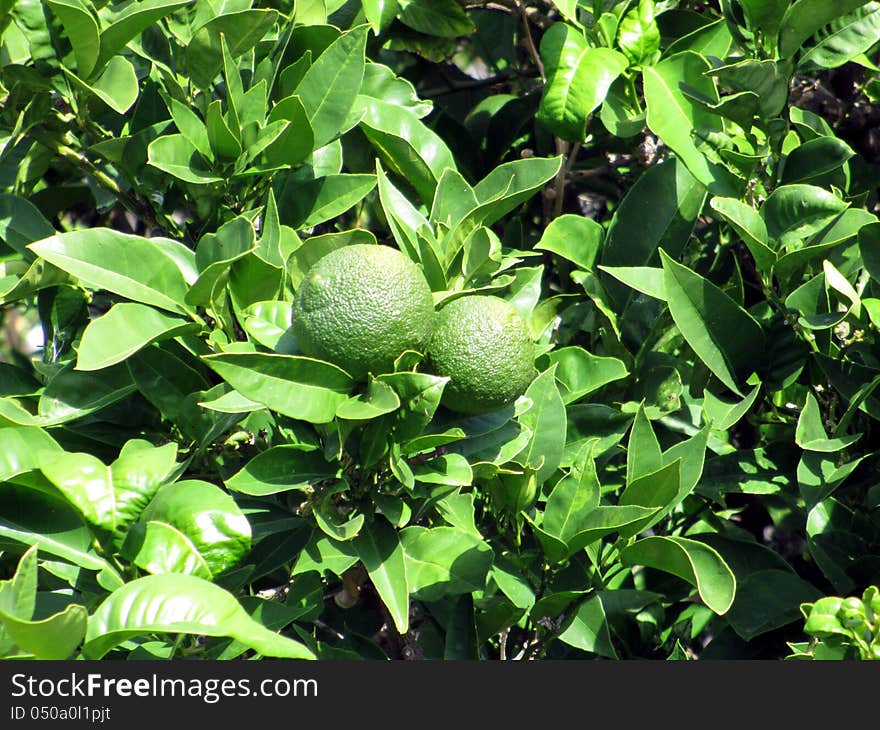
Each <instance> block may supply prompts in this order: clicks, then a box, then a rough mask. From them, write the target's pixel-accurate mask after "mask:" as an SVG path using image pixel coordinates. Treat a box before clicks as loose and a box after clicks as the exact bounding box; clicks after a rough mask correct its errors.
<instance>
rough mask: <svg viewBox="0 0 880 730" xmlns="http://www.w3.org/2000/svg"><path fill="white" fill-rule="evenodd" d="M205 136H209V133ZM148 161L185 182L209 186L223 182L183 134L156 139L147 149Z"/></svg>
mask: <svg viewBox="0 0 880 730" xmlns="http://www.w3.org/2000/svg"><path fill="white" fill-rule="evenodd" d="M205 134H206V136H207V132H205ZM147 159H148V161H149V163H150V164H151V165H152V166H153V167H155V168H157V169H159V170H162V171H163V172H167V173H168V174H169V175H171V176H173V177H176V178H177V179H178V180H183V181H184V182H189V183H193V184H195V185H209V184H211V183H218V182H222V181H223V178H222V177H218V176H217V175H215V174H214V171H213V170H211V169H209V168H208V167H207V166H206V164H205V161H204V159H203V157H202V155H201V153H200V152H199V150H198V149H197V148H196V147H195V145H194V144H193V143H192V142H190V141H189V140H188V139H187V138H186V137H184V136H183V135H182V134H167V135H165V136H164V137H159V138H158V139H154V140H153V141H152V142H151V143H150V145H149V147H148V148H147Z"/></svg>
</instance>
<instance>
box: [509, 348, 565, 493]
mask: <svg viewBox="0 0 880 730" xmlns="http://www.w3.org/2000/svg"><path fill="white" fill-rule="evenodd" d="M524 397H525V398H528V399H529V400H531V402H532V406H531V408H529V410H527V411H526V412H525V413H523V414H522V415H521V416H520V417H519V422H520V423H521V424H522V425H523V426H525V427H526V428H527V429H529V431H531V433H532V437H531V439H530V440H529V444H528V446H527V447H526V449H525V450H524V451H523V452H522V454H520V456H519V457H518V458H519V459H521V460H522V461H523V463H524V464H526V465H528V466H532V467H534V468H535V469H537V472H538V473H537V479H538V483H539V484H540V483H543V482H544V481H545V480H546V479H547V478H548V477H549V476H550V475H551V474H552V473H553V472H554V471H556V468H557V467H558V466H559V464H560V462H561V461H562V454H563V449H564V446H565V429H566V418H565V404H564V403H563V401H562V396H561V395H560V394H559V388H558V386H557V385H556V366H554V365H551V366H550V368H548V369H547V370H545V371H544V372H543V373H541V374H540V375H539V376H538V377H537V378H535V380H534V381H532V384H531V385H530V386H529V387H528V389H527V390H526V392H525V394H524Z"/></svg>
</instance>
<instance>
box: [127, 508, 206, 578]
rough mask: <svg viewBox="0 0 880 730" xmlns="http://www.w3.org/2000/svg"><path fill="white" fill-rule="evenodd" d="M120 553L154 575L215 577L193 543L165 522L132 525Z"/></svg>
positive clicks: (152, 521)
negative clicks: (173, 574)
mask: <svg viewBox="0 0 880 730" xmlns="http://www.w3.org/2000/svg"><path fill="white" fill-rule="evenodd" d="M121 554H124V555H125V557H127V558H128V559H129V560H131V562H132V563H134V564H135V565H137V566H138V567H139V568H140V569H141V570H144V571H146V572H147V573H150V574H152V575H160V574H162V573H184V574H186V575H196V576H198V577H199V578H206V579H208V580H210V579H211V578H213V573H212V572H211V568H210V567H208V564H207V562H205V558H204V557H202V555H201V553H200V552H199V550H198V548H197V547H196V546H195V545H194V544H193V542H192V540H190V539H189V538H188V537H187V536H186V535H184V534H183V533H182V532H181V531H180V530H178V529H177V528H176V527H174V526H173V525H169V524H166V523H164V522H157V521H156V520H150V521H148V522H146V523H136V524H135V525H133V526H132V528H131V532H130V533H129V538H128V543H127V544H125V545H123V548H122V550H121Z"/></svg>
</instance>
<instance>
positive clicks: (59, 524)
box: [0, 482, 110, 571]
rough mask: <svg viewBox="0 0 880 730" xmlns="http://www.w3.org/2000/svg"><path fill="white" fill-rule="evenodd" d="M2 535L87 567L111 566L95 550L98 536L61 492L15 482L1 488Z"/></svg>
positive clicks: (6, 538) (103, 567) (0, 527)
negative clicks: (50, 491)
mask: <svg viewBox="0 0 880 730" xmlns="http://www.w3.org/2000/svg"><path fill="white" fill-rule="evenodd" d="M0 538H3V539H5V540H13V541H15V542H18V543H23V544H25V545H35V546H36V547H37V548H39V550H40V551H41V552H44V553H48V554H49V555H55V556H58V557H59V558H62V559H63V560H67V561H69V562H71V563H73V564H74V565H78V566H80V567H81V568H85V569H86V570H97V571H100V570H105V569H110V566H109V564H108V563H106V562H105V561H104V560H103V559H102V558H100V557H98V555H96V554H95V552H94V550H93V547H94V546H93V542H94V535H93V534H92V531H91V530H90V529H89V528H88V527H87V526H86V525H85V524H84V523H83V521H82V519H81V518H80V516H79V515H78V514H77V513H76V511H75V510H74V509H73V507H71V506H70V505H69V503H68V502H67V501H66V500H64V499H63V498H62V497H61V496H60V495H56V494H47V493H45V492H42V491H35V490H33V489H31V488H29V487H21V486H17V485H15V484H13V483H11V482H8V483H6V484H4V485H3V489H2V490H0Z"/></svg>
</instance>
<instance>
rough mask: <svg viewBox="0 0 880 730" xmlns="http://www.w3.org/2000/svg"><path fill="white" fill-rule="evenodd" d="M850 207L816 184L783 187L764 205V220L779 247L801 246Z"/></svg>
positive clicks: (773, 193)
mask: <svg viewBox="0 0 880 730" xmlns="http://www.w3.org/2000/svg"><path fill="white" fill-rule="evenodd" d="M848 207H849V204H848V203H846V202H844V201H843V200H841V199H840V198H838V197H837V196H836V195H834V194H833V193H831V192H829V191H827V190H823V189H822V188H819V187H816V186H814V185H802V184H798V185H782V186H780V187H778V188H776V189H775V190H774V191H773V192H772V193H771V194H770V195H769V197H768V198H767V200H766V201H765V202H764V204H763V205H762V206H761V211H760V214H761V218H763V219H764V223H765V224H766V226H767V233H768V235H769V237H770V239H771V240H775V241H776V242H777V245H778V246H779V247H783V248H785V247H788V246H791V245H793V244H796V243H799V242H800V241H802V240H803V239H805V238H807V237H808V236H812V235H813V234H815V233H817V232H819V231H820V230H821V229H822V228H824V227H825V226H826V225H828V224H829V223H830V222H831V221H832V220H833V219H834V218H835V217H836V216H837V215H839V214H840V213H842V212H843V211H844V210H846V209H847V208H848Z"/></svg>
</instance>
